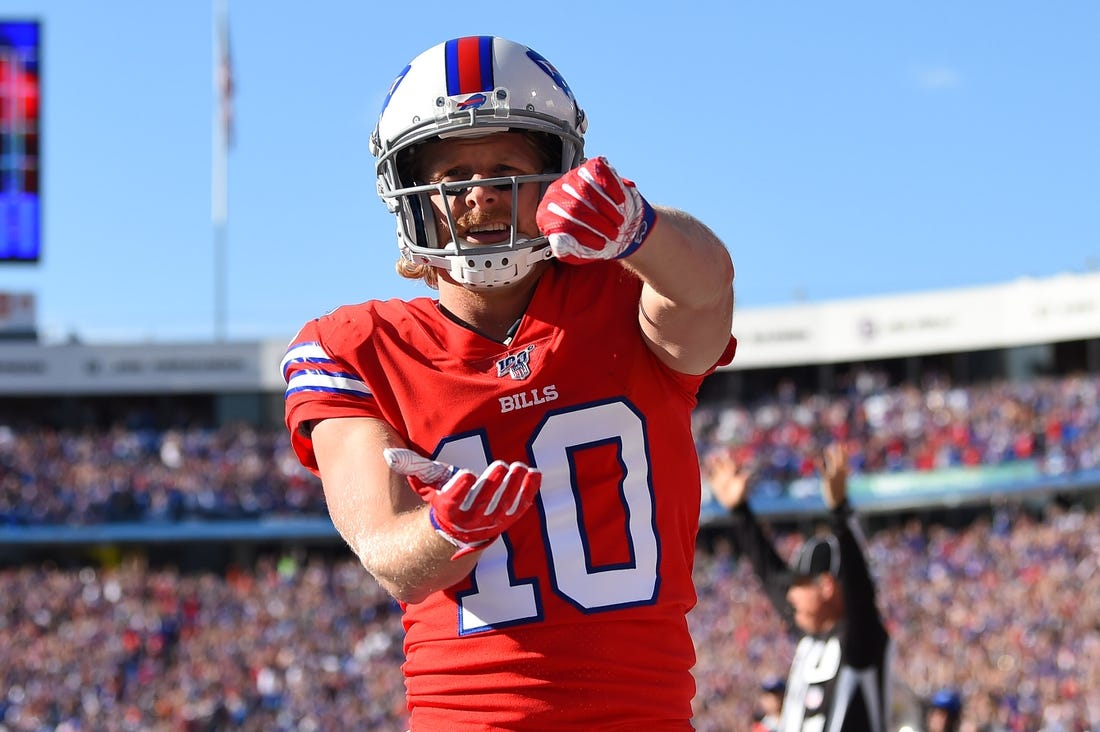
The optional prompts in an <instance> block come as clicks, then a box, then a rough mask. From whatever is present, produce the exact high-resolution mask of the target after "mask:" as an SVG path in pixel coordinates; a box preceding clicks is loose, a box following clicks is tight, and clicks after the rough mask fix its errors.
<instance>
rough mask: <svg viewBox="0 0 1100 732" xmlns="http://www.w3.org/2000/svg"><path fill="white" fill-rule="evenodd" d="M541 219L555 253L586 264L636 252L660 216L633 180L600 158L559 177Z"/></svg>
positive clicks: (548, 193) (548, 194) (544, 199)
mask: <svg viewBox="0 0 1100 732" xmlns="http://www.w3.org/2000/svg"><path fill="white" fill-rule="evenodd" d="M535 220H536V222H537V223H538V227H539V231H541V232H542V233H543V234H544V235H546V237H547V238H548V239H549V241H550V249H551V251H553V252H554V256H556V257H557V258H558V259H560V260H562V261H563V262H570V263H572V264H582V263H584V262H591V261H594V260H597V259H617V258H619V257H627V256H630V255H631V254H633V253H634V252H635V251H636V250H637V249H638V247H640V246H641V245H642V242H643V241H645V238H646V237H647V236H649V232H650V231H652V230H653V224H654V223H655V222H656V220H657V214H656V212H655V211H654V210H653V207H652V206H650V205H649V203H648V202H647V201H646V200H645V199H644V198H643V197H642V194H641V193H638V189H637V188H635V187H634V184H633V183H632V182H631V181H629V180H626V179H625V178H622V177H620V176H619V174H618V173H616V172H615V169H614V168H612V167H611V165H610V164H609V163H608V162H607V159H606V158H603V157H599V158H593V159H592V160H588V161H586V162H585V163H584V164H583V165H581V166H580V167H578V168H574V169H573V170H570V171H569V172H568V173H566V174H565V175H563V176H562V177H561V178H559V179H558V180H556V181H554V182H553V183H552V184H551V185H550V187H549V188H548V189H547V191H546V194H545V195H544V196H543V197H542V202H541V203H540V204H539V209H538V214H537V217H536V219H535Z"/></svg>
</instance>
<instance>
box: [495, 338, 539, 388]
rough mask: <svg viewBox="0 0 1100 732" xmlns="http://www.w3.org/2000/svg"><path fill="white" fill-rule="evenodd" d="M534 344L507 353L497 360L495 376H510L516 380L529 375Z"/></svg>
mask: <svg viewBox="0 0 1100 732" xmlns="http://www.w3.org/2000/svg"><path fill="white" fill-rule="evenodd" d="M533 350H535V347H534V346H527V348H524V349H523V350H522V351H519V352H518V353H509V354H508V355H507V356H505V357H504V358H502V359H500V360H499V361H497V376H498V377H500V378H502V379H503V378H504V377H505V376H511V377H512V378H513V379H515V380H516V381H522V380H523V379H526V378H527V377H529V376H530V375H531V351H533Z"/></svg>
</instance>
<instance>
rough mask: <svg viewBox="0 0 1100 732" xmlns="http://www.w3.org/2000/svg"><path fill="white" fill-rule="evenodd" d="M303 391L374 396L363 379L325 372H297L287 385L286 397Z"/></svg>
mask: <svg viewBox="0 0 1100 732" xmlns="http://www.w3.org/2000/svg"><path fill="white" fill-rule="evenodd" d="M302 391H319V392H328V393H336V394H350V395H354V396H362V397H369V396H373V395H372V394H371V392H370V389H368V388H367V385H366V384H364V383H363V381H362V380H361V379H358V378H356V377H354V376H350V375H348V374H336V373H325V372H323V371H297V372H295V373H294V374H293V375H291V377H290V379H288V380H287V384H286V396H287V397H289V396H290V395H291V394H297V393H298V392H302Z"/></svg>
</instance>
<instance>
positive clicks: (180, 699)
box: [0, 373, 1100, 732]
mask: <svg viewBox="0 0 1100 732" xmlns="http://www.w3.org/2000/svg"><path fill="white" fill-rule="evenodd" d="M695 430H696V435H697V439H698V444H699V449H700V452H701V453H702V452H705V451H707V450H709V449H712V448H714V447H729V446H732V447H733V448H734V449H735V450H736V451H737V452H738V454H739V456H740V459H743V460H744V459H748V460H751V461H752V462H753V464H754V466H755V469H756V471H757V472H758V474H759V475H760V476H761V482H762V483H763V484H770V485H771V486H772V488H773V490H781V489H782V486H785V485H787V484H789V483H791V482H792V481H795V480H798V479H804V478H806V477H808V476H810V475H811V474H812V471H813V459H814V457H815V456H816V455H817V454H819V452H820V450H821V448H822V447H823V446H824V445H825V444H826V443H827V442H829V441H832V440H836V439H842V440H846V441H847V442H848V444H849V445H850V448H851V449H850V452H851V455H852V460H853V463H854V466H853V467H854V469H855V472H864V473H874V472H881V471H897V470H932V469H936V468H944V467H952V466H958V465H998V464H1002V463H1005V462H1011V461H1017V460H1036V461H1038V462H1039V464H1040V465H1041V466H1042V469H1043V470H1044V471H1045V472H1047V473H1048V474H1051V475H1064V474H1067V473H1073V472H1077V471H1086V470H1093V469H1096V468H1100V376H1097V375H1091V376H1065V377H1057V378H1055V377H1051V378H1040V379H1033V380H1029V381H1026V382H1013V381H1002V382H996V383H988V384H977V385H972V386H967V387H953V386H950V385H948V384H946V383H942V382H937V381H935V380H933V381H931V382H927V383H923V384H921V385H920V386H919V387H918V386H915V385H902V386H892V385H890V384H888V383H887V382H886V381H885V378H884V377H882V376H880V375H876V374H872V373H866V374H861V375H860V376H859V377H858V378H855V379H853V381H852V383H851V385H850V388H849V389H847V390H846V391H845V392H844V393H841V394H834V395H828V396H826V395H821V394H818V395H808V396H804V395H799V394H797V393H796V391H795V390H794V389H793V388H782V389H780V390H779V392H778V393H777V394H773V395H771V396H770V397H769V398H767V399H764V400H763V401H761V402H759V403H756V404H753V405H740V404H731V403H725V404H724V403H719V402H707V403H704V404H702V405H700V406H699V407H698V409H697V410H696V414H695ZM272 515H283V516H286V515H294V516H323V515H325V506H324V499H323V494H322V492H321V489H320V485H319V482H318V481H317V480H316V479H315V478H313V477H312V476H311V475H309V474H308V473H306V472H305V471H303V470H302V469H301V467H300V466H299V464H298V462H297V460H296V459H295V458H294V456H293V455H292V454H290V452H289V447H288V441H287V439H286V435H285V431H283V430H282V429H269V430H265V429H259V428H255V427H249V426H243V425H235V426H232V427H224V428H221V429H211V428H173V429H167V430H161V431H157V430H147V429H139V428H135V427H124V426H118V427H114V428H111V429H106V430H103V429H100V430H93V429H86V430H66V429H56V428H52V427H51V428H47V427H43V426H37V427H26V426H18V427H17V426H15V425H11V426H0V532H3V531H4V530H5V529H4V527H5V525H8V526H15V525H47V526H48V525H96V524H103V523H109V522H117V521H147V522H150V521H177V520H181V519H185V518H204V519H211V520H216V519H226V518H253V517H259V516H272ZM869 538H870V546H869V560H870V563H871V565H872V568H873V571H874V573H875V575H876V580H877V582H878V586H879V592H880V597H879V602H880V604H881V607H882V608H883V613H884V616H885V617H886V618H887V619H888V622H889V625H890V631H891V633H892V635H893V637H894V638H895V639H896V640H897V642H898V648H899V656H900V657H899V672H900V674H901V676H902V678H903V679H904V681H905V682H906V684H907V686H908V687H909V688H910V689H911V690H912V692H913V693H914V694H916V695H917V696H920V697H924V696H927V695H929V694H931V693H932V692H933V691H934V690H936V689H939V688H944V687H950V688H956V689H958V690H959V691H960V692H961V693H962V695H963V698H964V713H963V718H964V722H965V725H964V729H966V730H968V731H969V732H979V731H980V732H1000V731H1002V730H1003V731H1005V732H1025V731H1026V732H1032V731H1041V732H1082V731H1083V730H1090V731H1093V732H1095V731H1097V730H1100V564H1098V562H1100V560H1098V557H1100V511H1097V510H1096V509H1093V508H1089V507H1088V506H1087V505H1078V506H1076V507H1067V506H1065V505H1063V504H1062V503H1060V502H1058V501H1051V502H1048V503H1046V504H1044V508H1043V510H1042V511H1039V510H1038V508H1037V507H1035V506H1030V507H1028V508H1027V509H1026V510H1025V509H1024V508H1022V507H1021V506H1018V505H1015V504H1009V503H1004V504H1003V505H1000V506H999V507H997V508H996V509H995V510H993V511H991V512H989V513H988V514H987V515H985V517H984V518H979V519H978V520H976V521H974V522H973V523H970V524H968V525H964V526H963V525H954V524H952V525H950V526H949V525H938V524H931V523H929V524H921V523H919V522H917V521H916V520H913V521H910V522H908V523H904V524H902V523H898V524H896V525H893V526H889V527H882V528H879V529H878V530H876V532H875V533H874V534H872V535H871V536H870V537H869ZM797 541H798V537H797V536H796V535H794V534H791V535H784V536H781V537H780V546H781V547H785V548H786V550H787V552H788V553H789V552H790V551H793V549H794V546H795V544H796V543H797ZM696 580H697V583H696V584H697V587H698V589H699V596H700V597H699V604H698V606H697V607H696V609H695V610H694V611H693V612H692V614H691V616H690V621H691V624H692V632H693V635H694V636H695V638H696V641H697V642H696V645H697V649H698V656H699V660H698V664H697V667H696V677H697V681H698V685H699V693H698V695H697V698H696V705H697V717H696V727H697V728H698V729H699V730H709V731H711V732H715V731H718V730H741V729H748V727H749V725H750V722H751V720H752V714H753V703H754V700H755V698H756V694H757V691H758V689H759V684H760V680H761V679H762V678H765V677H767V676H771V675H783V674H784V673H785V670H786V669H787V667H788V665H789V663H790V659H791V655H792V653H793V645H792V641H791V639H790V638H788V637H787V636H786V635H785V633H784V630H783V627H782V626H781V624H780V623H779V620H778V618H776V617H775V616H774V612H773V611H772V609H771V607H770V605H768V603H767V600H766V598H765V597H764V595H763V593H762V592H761V591H760V589H759V587H758V586H757V584H756V580H755V578H754V576H753V575H752V572H751V569H750V568H749V567H748V566H747V563H746V562H741V561H739V560H738V558H737V557H736V556H735V555H734V553H733V552H732V550H731V549H730V547H729V546H728V544H727V543H725V542H724V541H723V540H722V539H721V538H719V539H718V540H717V541H716V542H715V543H714V544H713V545H711V544H706V545H705V546H704V547H703V548H702V549H701V552H700V554H699V556H698V561H697V566H696ZM401 638H402V628H401V625H400V620H399V613H398V612H397V608H396V607H395V605H394V604H393V602H392V600H390V599H389V598H388V596H387V595H386V594H385V593H384V592H383V591H382V590H381V589H380V588H379V587H378V586H377V585H376V584H375V583H374V582H373V580H371V579H370V577H369V576H368V575H367V574H366V573H365V572H364V571H363V570H362V569H361V568H360V567H359V566H358V564H357V563H355V562H354V560H352V559H351V558H350V555H349V554H346V553H344V552H342V551H335V552H334V551H328V552H324V553H308V554H306V553H300V554H290V555H287V556H279V557H265V558H262V559H261V560H260V561H259V562H258V563H257V564H255V566H247V567H246V566H235V567H231V568H230V569H229V570H228V571H224V572H215V571H207V572H197V571H196V572H191V571H180V570H178V569H176V568H173V567H168V566H153V565H152V564H150V562H149V561H148V559H147V558H146V557H144V556H143V555H142V554H140V553H135V554H133V555H132V556H126V557H121V558H119V559H118V560H117V561H116V560H112V561H105V560H102V559H101V560H99V561H96V562H92V561H90V560H89V561H87V562H82V563H81V564H80V565H79V566H70V565H69V564H68V563H63V564H58V563H43V562H39V561H36V562H32V563H23V564H12V565H11V566H6V567H0V732H24V731H26V732H42V731H44V730H51V731H53V732H76V731H78V730H79V731H80V732H84V731H85V730H165V731H170V732H177V731H184V732H191V731H197V730H221V729H234V730H261V729H262V730H303V731H305V732H310V731H312V730H345V729H352V728H363V729H379V730H391V729H392V730H404V729H405V726H404V725H405V724H406V717H405V708H404V700H403V686H402V681H401V674H400V670H399V664H400V662H401V659H402V657H403V655H402V651H401Z"/></svg>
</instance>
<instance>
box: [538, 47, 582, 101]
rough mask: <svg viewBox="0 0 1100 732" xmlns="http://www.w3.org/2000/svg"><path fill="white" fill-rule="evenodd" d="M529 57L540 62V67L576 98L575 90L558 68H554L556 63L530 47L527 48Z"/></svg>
mask: <svg viewBox="0 0 1100 732" xmlns="http://www.w3.org/2000/svg"><path fill="white" fill-rule="evenodd" d="M527 57H528V58H529V59H531V60H532V61H534V62H535V63H536V64H538V66H539V68H541V69H542V70H543V71H545V72H546V75H547V76H549V77H550V78H551V79H553V80H554V83H555V84H557V85H558V86H559V87H560V88H561V90H562V91H563V92H565V93H566V94H568V95H569V96H570V97H571V98H575V97H573V90H572V89H570V88H569V85H568V84H566V83H565V78H564V77H562V75H561V74H559V73H558V70H557V69H556V68H554V64H552V63H550V62H549V61H547V60H546V59H545V58H543V56H542V54H540V53H538V52H537V51H532V50H531V49H530V48H529V49H527Z"/></svg>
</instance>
